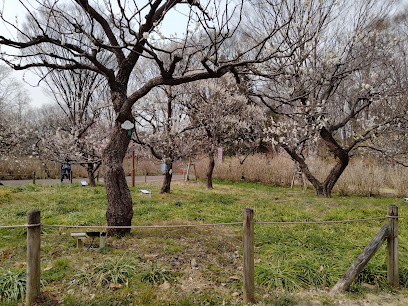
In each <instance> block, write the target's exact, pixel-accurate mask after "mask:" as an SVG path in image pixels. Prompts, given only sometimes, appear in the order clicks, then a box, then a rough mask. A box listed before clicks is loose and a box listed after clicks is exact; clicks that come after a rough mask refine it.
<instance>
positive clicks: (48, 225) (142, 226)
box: [42, 222, 242, 229]
mask: <svg viewBox="0 0 408 306" xmlns="http://www.w3.org/2000/svg"><path fill="white" fill-rule="evenodd" d="M220 225H242V222H232V223H211V224H185V225H133V226H132V225H129V226H109V225H102V226H96V225H95V226H94V225H89V226H87V225H54V224H42V226H46V227H62V228H102V229H104V228H106V229H114V228H129V229H131V228H134V229H137V228H179V227H204V226H220Z"/></svg>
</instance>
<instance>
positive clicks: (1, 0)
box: [0, 0, 408, 107]
mask: <svg viewBox="0 0 408 306" xmlns="http://www.w3.org/2000/svg"><path fill="white" fill-rule="evenodd" d="M356 1H360V0H356ZM379 1H381V0H379ZM32 3H35V1H32ZM401 5H408V0H401ZM183 7H186V6H185V5H183V6H180V7H176V8H178V9H180V8H181V9H182V8H183ZM0 10H1V11H2V12H3V13H4V16H5V18H6V19H7V20H9V21H11V22H14V21H15V20H16V18H17V19H18V22H19V24H21V23H22V22H23V21H24V15H25V11H24V10H22V9H21V6H20V5H18V0H0ZM185 21H186V19H185V17H183V14H181V13H179V12H177V11H174V10H173V11H171V12H170V13H169V14H168V15H166V25H167V26H166V27H164V28H162V32H163V33H164V34H167V35H169V34H170V33H174V32H177V33H181V32H183V31H184V30H185V29H184V27H185ZM166 28H167V29H168V31H165V29H166ZM0 29H1V31H2V34H3V33H4V32H3V31H4V30H6V32H5V33H4V34H5V35H6V36H8V35H15V33H13V32H11V30H8V29H7V27H6V26H5V24H4V23H3V22H2V21H0ZM170 30H171V31H170ZM7 32H8V33H7ZM166 32H168V33H166ZM3 48H4V47H3ZM14 77H15V78H16V79H18V80H20V81H23V82H24V84H25V87H26V89H27V90H28V92H29V96H30V99H31V106H34V107H38V106H41V105H43V104H46V103H48V102H52V101H51V100H50V99H49V98H48V97H47V96H46V94H45V93H44V89H43V88H42V87H41V86H42V85H41V84H40V86H38V84H37V83H38V80H39V78H38V77H37V76H36V75H34V74H33V73H31V72H30V71H16V72H14Z"/></svg>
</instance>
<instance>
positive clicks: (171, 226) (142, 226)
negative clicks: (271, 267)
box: [0, 215, 408, 229]
mask: <svg viewBox="0 0 408 306" xmlns="http://www.w3.org/2000/svg"><path fill="white" fill-rule="evenodd" d="M388 218H390V219H408V217H402V216H388V215H387V216H385V217H376V218H367V219H353V220H333V221H299V222H293V221H292V222H291V221H289V222H285V221H276V222H275V221H271V222H263V221H255V222H254V223H255V224H265V225H267V224H278V225H299V224H332V223H350V222H364V221H373V220H382V219H388ZM222 225H242V222H231V223H210V224H180V225H177V224H176V225H129V226H110V225H56V224H42V223H38V224H22V225H0V228H18V227H36V226H44V227H58V228H97V229H115V228H122V229H132V228H133V229H138V228H139V229H141V228H142V229H143V228H180V227H206V226H222Z"/></svg>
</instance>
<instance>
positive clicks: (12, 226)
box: [0, 223, 42, 228]
mask: <svg viewBox="0 0 408 306" xmlns="http://www.w3.org/2000/svg"><path fill="white" fill-rule="evenodd" d="M41 225H42V224H41V223H38V224H21V225H0V228H17V227H36V226H41Z"/></svg>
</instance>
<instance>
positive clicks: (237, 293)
mask: <svg viewBox="0 0 408 306" xmlns="http://www.w3.org/2000/svg"><path fill="white" fill-rule="evenodd" d="M231 295H232V296H238V295H241V293H240V292H234V293H232V294H231Z"/></svg>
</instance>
